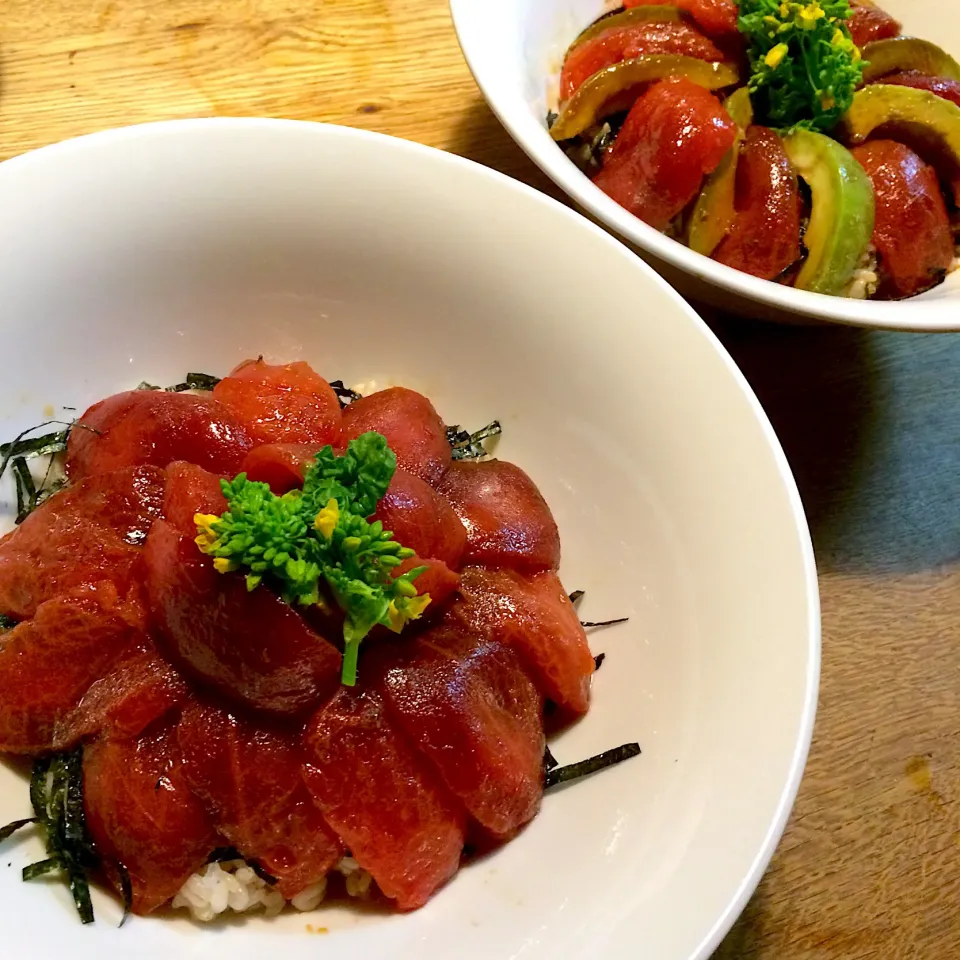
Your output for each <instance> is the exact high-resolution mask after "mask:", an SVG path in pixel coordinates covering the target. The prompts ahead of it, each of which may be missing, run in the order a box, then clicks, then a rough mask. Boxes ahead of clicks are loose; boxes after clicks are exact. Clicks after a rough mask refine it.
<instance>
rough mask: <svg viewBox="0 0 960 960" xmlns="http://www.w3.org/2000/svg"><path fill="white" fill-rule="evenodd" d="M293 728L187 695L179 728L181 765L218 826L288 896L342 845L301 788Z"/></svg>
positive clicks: (322, 869)
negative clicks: (251, 718)
mask: <svg viewBox="0 0 960 960" xmlns="http://www.w3.org/2000/svg"><path fill="white" fill-rule="evenodd" d="M298 734H299V731H296V732H294V731H287V730H281V729H279V728H270V727H267V726H265V725H264V724H263V723H262V722H258V723H256V724H254V723H251V722H249V721H247V720H244V719H242V718H239V717H237V716H234V715H233V714H231V713H228V712H227V711H226V710H224V709H222V708H220V707H218V706H215V705H213V704H211V703H201V702H200V701H198V700H192V701H190V702H189V703H188V704H187V705H186V706H185V707H184V709H183V713H182V715H181V718H180V723H179V724H178V726H177V739H178V741H179V744H180V749H181V751H182V753H183V769H184V773H185V775H186V778H187V781H188V783H189V784H190V789H191V790H193V792H194V793H195V794H196V795H197V796H198V797H199V798H200V799H201V801H202V802H203V803H204V805H205V806H206V808H207V812H208V813H209V814H210V816H211V817H212V818H213V821H214V823H215V824H216V827H217V830H218V832H219V833H220V834H221V835H222V836H224V837H226V839H227V840H229V841H230V843H231V844H232V845H233V846H235V847H236V848H237V849H238V850H239V851H240V853H242V854H243V856H244V857H246V858H247V859H253V860H257V861H258V862H259V863H260V864H261V865H262V866H263V868H264V869H265V870H266V871H267V872H268V873H270V874H272V875H273V876H274V877H276V878H277V880H278V881H279V885H278V887H279V889H280V892H281V893H283V895H284V896H285V897H287V898H289V897H292V896H295V895H296V894H297V893H299V892H300V891H301V890H302V889H303V888H304V887H306V886H309V885H310V884H311V883H315V882H316V881H318V880H319V879H320V878H321V877H323V876H324V875H325V874H326V873H327V871H328V870H330V868H331V867H333V866H334V864H335V863H336V862H337V861H338V860H339V859H340V857H341V856H342V855H343V848H342V846H341V844H340V842H339V841H338V840H337V838H336V836H335V835H333V834H332V833H331V832H330V830H329V828H328V827H327V826H326V824H325V823H324V822H323V819H322V817H321V816H320V814H319V813H318V812H316V810H315V809H314V808H313V803H312V802H311V801H310V799H309V797H307V796H306V793H305V792H302V791H303V785H302V782H301V781H302V777H301V767H302V764H303V757H302V755H301V750H300V744H299V736H298Z"/></svg>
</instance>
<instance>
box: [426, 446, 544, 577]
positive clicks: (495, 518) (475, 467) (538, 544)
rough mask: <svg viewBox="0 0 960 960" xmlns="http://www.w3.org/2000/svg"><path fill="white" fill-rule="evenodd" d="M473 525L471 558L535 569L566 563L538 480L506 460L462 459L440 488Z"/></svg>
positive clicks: (469, 540)
mask: <svg viewBox="0 0 960 960" xmlns="http://www.w3.org/2000/svg"><path fill="white" fill-rule="evenodd" d="M437 489H438V492H439V493H440V494H442V495H443V496H444V497H445V498H446V499H447V500H448V501H449V502H450V505H451V506H452V507H453V510H454V512H455V513H456V514H457V516H458V517H459V518H460V520H461V521H462V523H463V525H464V527H466V530H467V547H466V551H465V552H464V555H463V559H464V562H465V563H471V564H483V565H485V566H490V567H512V568H514V569H517V570H523V571H525V572H531V573H532V572H535V571H537V570H544V569H548V568H556V567H558V566H559V565H560V532H559V531H558V530H557V524H556V521H555V520H554V519H553V514H552V513H551V512H550V508H549V507H548V506H547V502H546V500H544V499H543V495H542V494H541V493H540V491H539V490H538V489H537V487H536V484H535V483H534V482H533V481H532V480H531V479H530V477H529V476H527V474H526V473H524V472H523V470H521V469H520V468H519V467H517V466H515V465H514V464H512V463H507V462H506V461H505V460H485V461H480V462H474V461H469V460H458V461H457V462H456V463H454V464H453V465H452V466H451V467H450V469H449V470H448V471H447V473H446V475H445V476H444V478H443V480H442V481H441V483H440V486H439V487H438V488H437Z"/></svg>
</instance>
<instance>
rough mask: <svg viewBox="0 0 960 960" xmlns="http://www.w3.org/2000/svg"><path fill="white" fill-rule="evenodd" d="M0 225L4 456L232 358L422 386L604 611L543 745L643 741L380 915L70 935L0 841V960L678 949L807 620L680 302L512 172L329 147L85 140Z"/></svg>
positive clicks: (761, 824) (696, 326) (742, 821)
mask: <svg viewBox="0 0 960 960" xmlns="http://www.w3.org/2000/svg"><path fill="white" fill-rule="evenodd" d="M0 209H2V210H3V211H4V215H3V217H2V218H0V251H2V256H0V317H2V318H3V320H2V323H3V335H4V348H5V350H6V352H7V357H8V361H7V363H6V364H5V370H4V377H3V379H2V381H0V397H2V407H0V409H2V410H3V418H2V424H0V426H2V434H0V435H3V436H6V435H10V434H12V433H14V432H16V431H17V430H18V429H20V428H23V427H26V426H29V425H30V424H32V423H34V422H36V421H37V420H38V419H43V417H44V408H45V407H46V406H47V405H52V406H53V407H55V408H59V407H61V406H70V407H78V408H80V409H83V408H84V406H85V405H86V404H88V403H89V402H91V401H93V400H94V399H96V398H99V397H101V396H104V395H106V394H108V393H110V392H112V391H116V390H120V389H124V388H128V387H130V386H131V385H134V384H136V383H137V382H139V381H140V380H143V379H148V380H150V381H152V382H155V383H166V382H176V381H177V380H178V379H180V378H181V377H182V375H183V374H184V373H185V372H186V371H187V370H196V369H200V370H204V371H208V372H213V373H223V372H225V371H226V370H228V369H229V368H230V367H231V366H232V365H233V364H234V363H236V362H237V361H238V360H240V359H241V358H244V357H248V356H250V355H255V354H257V353H264V354H265V355H266V356H267V358H268V359H271V360H292V359H295V358H305V359H307V360H309V361H310V362H311V363H313V364H315V365H316V366H317V367H318V368H319V369H320V370H321V371H323V373H325V374H326V375H327V376H328V377H330V378H336V377H342V378H345V379H346V381H347V382H348V383H349V382H354V383H356V382H359V381H364V382H367V383H370V382H371V381H373V382H376V383H377V384H380V385H383V384H387V383H390V382H394V381H396V382H400V383H404V384H408V385H411V386H414V387H418V388H420V389H422V390H424V391H425V392H426V393H428V394H429V395H430V396H431V397H432V398H434V400H435V401H436V403H437V405H438V407H439V409H440V411H441V413H442V414H443V415H444V416H445V417H446V418H447V419H448V422H458V423H463V424H482V423H486V422H488V421H489V420H490V419H492V418H493V417H500V419H501V420H502V421H503V424H504V427H505V435H504V437H503V442H502V444H501V446H500V450H499V453H500V455H501V456H503V457H504V458H509V459H513V460H516V461H517V462H519V463H521V464H522V465H523V466H524V467H525V468H526V469H527V470H529V471H530V473H531V474H532V475H533V476H534V477H535V478H536V480H537V481H538V482H539V483H540V485H541V487H542V489H543V490H544V492H545V494H546V496H547V498H548V499H549V501H550V503H551V504H552V505H553V507H554V510H555V511H556V515H557V518H558V521H559V524H560V528H561V531H562V535H563V543H564V563H563V570H562V574H563V577H564V580H565V582H566V584H567V585H568V587H569V588H581V589H584V590H586V591H587V595H586V597H585V599H584V606H583V608H582V610H583V612H584V613H585V614H587V615H589V616H590V617H591V618H601V619H602V618H606V617H613V616H623V615H629V617H630V622H629V624H628V625H626V626H623V627H620V628H616V629H611V630H609V631H607V632H598V633H595V634H594V636H593V638H592V643H593V645H594V647H595V652H600V651H604V652H605V653H606V654H607V662H606V664H605V665H604V667H603V669H602V670H601V671H600V673H599V674H598V675H597V679H596V684H595V688H594V689H595V700H594V704H595V705H594V708H593V710H592V711H591V713H590V715H589V716H588V717H587V718H586V719H585V720H584V721H583V722H582V723H580V724H578V725H577V726H576V727H575V728H573V729H571V730H569V731H568V732H567V733H565V734H564V735H563V736H561V737H560V738H559V740H558V742H557V743H556V745H555V752H556V754H557V756H558V757H559V758H560V760H561V761H571V760H574V759H578V758H581V757H584V756H588V755H590V754H591V753H594V752H598V751H599V750H601V749H604V748H606V747H609V746H612V745H614V744H619V743H622V742H624V741H629V740H639V741H640V742H641V744H642V747H643V750H644V752H643V755H642V756H641V757H640V758H638V759H635V760H632V761H630V762H629V763H627V764H624V765H623V766H621V767H618V768H616V769H614V770H611V771H607V772H605V773H603V774H601V775H599V776H597V777H595V778H593V779H591V780H589V781H587V782H583V783H580V784H578V785H576V786H575V787H571V788H568V789H564V790H562V791H560V792H558V793H556V794H555V795H551V796H548V797H547V799H546V801H545V804H544V808H543V812H542V814H541V815H540V816H539V818H538V819H537V820H536V821H535V822H534V823H533V824H532V825H531V827H530V828H529V829H528V830H527V831H525V833H524V834H523V835H522V836H521V837H519V838H518V839H517V840H516V841H515V842H513V843H511V844H509V845H508V846H507V847H505V848H504V849H503V850H501V851H500V852H498V853H497V854H495V855H493V856H491V857H489V858H487V859H485V860H483V861H482V862H479V863H476V864H474V865H472V866H470V867H468V868H467V869H465V870H463V871H462V872H461V874H460V875H459V876H458V877H457V878H456V879H455V880H454V881H453V882H452V883H451V884H450V885H449V886H448V887H447V888H445V889H444V890H443V891H442V892H441V893H440V894H439V895H438V896H437V897H436V898H435V899H434V900H433V901H432V902H431V903H430V904H429V905H428V906H427V907H426V908H425V909H423V910H421V911H419V912H417V913H414V914H411V915H407V916H385V915H376V914H374V915H371V914H369V913H364V912H352V911H350V910H348V909H345V908H342V907H334V908H331V909H323V908H322V909H321V910H320V911H318V912H317V913H316V914H313V915H309V916H306V915H290V916H283V917H281V918H280V919H279V920H276V921H273V922H267V921H264V920H262V919H251V920H249V921H247V922H245V923H242V924H241V923H237V924H227V925H226V926H223V927H220V928H219V929H216V930H212V929H204V928H201V927H198V926H195V925H193V924H191V923H190V922H188V921H186V920H183V919H177V920H169V921H163V920H158V919H147V920H142V919H135V920H134V921H133V922H132V923H130V924H128V925H127V926H125V927H124V929H122V930H117V929H115V925H116V922H117V920H118V919H119V911H118V909H117V908H116V906H115V905H113V904H112V902H111V901H109V900H108V899H107V898H106V897H99V898H98V899H97V902H96V906H97V909H98V914H99V917H100V919H99V921H98V922H97V924H96V925H95V926H94V927H92V928H81V926H80V924H79V922H78V921H77V918H76V916H75V914H74V912H73V910H72V907H71V906H70V904H69V902H68V898H67V895H66V892H65V891H64V890H63V889H62V888H60V887H59V886H56V885H53V886H50V885H45V884H42V883H40V884H29V885H28V884H22V883H21V882H20V880H19V870H20V868H21V867H22V866H23V865H24V864H25V863H26V862H29V858H30V857H31V856H36V855H37V854H38V853H39V844H38V843H37V842H36V841H35V840H32V839H29V838H25V839H24V840H22V841H14V842H12V843H11V844H10V845H8V846H4V847H3V848H2V850H0V897H2V902H3V904H4V906H3V933H2V939H3V944H4V947H3V951H2V952H3V954H4V956H11V957H16V958H18V960H19V958H26V957H27V956H35V957H42V958H44V960H46V958H51V957H54V956H71V957H73V958H76V960H92V958H94V957H102V956H119V955H123V956H126V957H137V958H150V960H161V958H162V960H167V958H171V957H177V958H180V957H188V956H189V957H201V956H209V955H210V951H211V950H213V951H216V954H217V955H218V956H229V957H231V958H233V960H262V958H263V957H264V956H271V955H275V954H276V952H278V951H279V952H281V953H282V954H283V956H284V957H286V958H289V960H306V958H311V960H312V958H314V957H316V956H317V955H318V953H323V954H324V955H326V956H348V955H349V956H379V957H383V958H385V960H420V958H422V957H439V956H447V955H452V954H453V953H456V955H457V956H458V957H461V958H464V960H471V958H477V960H480V958H483V960H492V958H508V957H517V956H520V955H521V954H522V955H523V956H524V957H528V958H530V960H534V958H543V960H545V958H550V960H561V958H575V957H576V958H586V957H597V956H603V957H607V958H610V960H614V958H628V957H630V958H632V957H634V956H636V955H637V953H638V951H640V952H642V955H643V956H644V957H645V958H648V960H657V958H661V960H687V958H691V957H704V956H706V955H707V954H708V953H709V951H710V949H711V948H712V947H713V946H714V945H715V944H716V943H717V941H718V939H719V938H720V936H721V935H722V934H723V933H724V932H725V931H726V929H727V928H728V927H729V925H730V924H731V923H732V921H733V919H734V918H735V916H736V914H737V913H738V911H739V910H740V909H741V908H742V906H743V905H744V903H745V901H746V899H747V897H748V896H749V895H750V893H751V891H752V890H753V888H754V886H755V884H756V883H757V881H758V880H759V878H760V875H761V874H762V872H763V870H764V868H765V866H766V864H767V862H768V860H769V858H770V855H771V854H772V852H773V849H774V847H775V845H776V843H777V840H778V838H779V836H780V833H781V831H782V830H783V826H784V823H785V821H786V818H787V815H788V813H789V811H790V807H791V803H792V801H793V798H794V795H795V792H796V789H797V785H798V783H799V780H800V776H801V773H802V770H803V765H804V760H805V757H806V753H807V748H808V745H809V742H810V736H811V729H812V725H813V718H814V710H815V703H816V693H817V681H818V671H819V652H820V640H819V616H818V598H817V582H816V576H815V571H814V563H813V556H812V552H811V547H810V540H809V537H808V533H807V528H806V525H805V522H804V517H803V511H802V508H801V505H800V501H799V499H798V496H797V491H796V488H795V486H794V483H793V480H792V478H791V476H790V472H789V469H788V467H787V463H786V461H785V459H784V457H783V454H782V452H781V450H780V447H779V446H778V444H777V440H776V438H775V437H774V435H773V433H772V431H771V428H770V425H769V423H768V422H767V420H766V418H765V417H764V414H763V412H762V411H761V409H760V407H759V406H758V404H757V401H756V399H755V398H754V397H753V395H752V394H751V392H750V390H749V389H748V387H747V385H746V383H745V382H744V380H743V378H742V376H741V375H740V373H739V372H738V371H737V369H736V367H735V366H734V365H733V363H732V362H731V360H730V358H729V357H728V356H727V355H726V354H725V353H724V351H723V349H722V348H721V346H720V345H719V344H718V343H717V341H716V340H715V339H714V337H713V335H712V334H711V333H710V332H709V331H708V329H707V328H706V327H705V326H704V324H703V323H702V322H701V321H700V320H699V319H698V318H697V317H696V315H695V314H694V313H693V312H692V310H691V309H690V308H689V307H688V306H686V304H684V302H683V301H682V300H681V299H680V298H679V297H678V296H677V295H676V293H674V292H673V291H672V290H671V289H670V288H669V287H668V286H667V285H666V284H665V283H664V282H662V281H661V280H660V279H659V278H657V277H656V276H655V275H654V273H653V271H651V270H650V269H649V268H648V267H647V266H646V265H644V264H643V263H642V262H641V261H639V260H638V259H637V258H636V257H634V256H633V255H631V254H630V253H629V252H628V251H627V250H626V249H625V248H624V247H623V246H621V245H620V244H619V243H618V242H617V241H615V240H614V239H612V238H611V237H609V236H608V235H607V234H605V233H604V232H603V231H601V230H600V229H598V228H596V227H594V226H592V225H591V224H589V223H588V222H587V221H586V220H584V219H583V218H581V217H578V216H577V215H576V214H574V213H572V212H571V211H569V210H567V209H565V208H564V207H563V206H562V205H560V204H558V203H555V202H553V201H551V200H549V199H547V198H545V197H543V196H542V195H540V194H538V193H536V192H535V191H533V190H531V189H529V188H527V187H525V186H523V185H521V184H518V183H516V182H515V181H512V180H510V179H508V178H506V177H503V176H500V175H498V174H496V173H493V172H491V171H489V170H487V169H485V168H483V167H480V166H477V165H475V164H473V163H470V162H468V161H465V160H461V159H459V158H456V157H452V156H448V155H446V154H442V153H439V152H436V151H433V150H429V149H427V148H424V147H420V146H416V145H413V144H410V143H406V142H403V141H400V140H393V139H389V138H386V137H381V136H376V135H372V134H367V133H362V132H358V131H354V130H347V129H342V128H338V127H328V126H320V125H312V124H302V123H292V122H283V121H270V120H202V121H188V122H175V123H166V124H157V125H151V126H144V127H139V128H131V129H127V130H120V131H115V132H109V133H104V134H97V135H94V136H91V137H85V138H81V139H79V140H75V141H72V142H69V143H65V144H61V145H59V146H55V147H50V148H47V149H44V150H41V151H39V152H37V153H34V154H30V155H27V156H24V157H19V158H17V159H14V160H10V161H8V162H6V163H4V164H2V165H0ZM628 303H629V304H634V305H639V307H636V308H635V309H634V310H631V311H625V310H624V309H623V305H624V304H628ZM637 310H639V311H640V312H641V313H642V322H641V323H638V322H637V316H636V313H637ZM47 412H49V411H47ZM27 812H28V803H27V794H26V785H25V783H24V781H23V780H22V778H21V777H20V776H18V775H17V774H15V773H13V772H12V771H10V770H8V769H6V768H0V822H5V821H6V820H8V819H12V818H14V817H17V816H23V815H25V814H26V813H27ZM8 863H10V864H11V866H10V868H9V869H8V868H7V864H8ZM307 923H310V924H311V925H312V926H313V927H314V928H315V929H316V928H317V927H320V926H323V927H326V928H327V929H328V930H329V933H328V934H327V935H326V937H325V938H324V939H322V940H321V939H318V938H317V936H316V935H315V934H314V935H312V934H309V933H308V932H307V931H306V925H307Z"/></svg>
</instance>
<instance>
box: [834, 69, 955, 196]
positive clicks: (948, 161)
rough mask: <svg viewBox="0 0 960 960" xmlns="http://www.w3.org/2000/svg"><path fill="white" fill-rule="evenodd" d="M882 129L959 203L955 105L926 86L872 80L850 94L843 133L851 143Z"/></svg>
mask: <svg viewBox="0 0 960 960" xmlns="http://www.w3.org/2000/svg"><path fill="white" fill-rule="evenodd" d="M881 128H882V129H883V131H887V130H889V132H890V136H891V139H893V140H899V141H900V142H901V143H904V144H906V145H907V146H908V147H910V148H911V149H912V150H915V151H916V152H917V153H918V154H920V156H921V157H922V158H923V159H924V160H925V161H926V162H927V163H929V164H930V165H931V166H933V167H934V168H935V169H936V170H937V172H938V173H939V174H940V177H941V179H942V180H943V181H944V182H945V183H947V184H949V185H950V186H951V188H952V191H953V200H954V203H955V204H957V205H958V206H960V107H958V106H957V105H956V104H955V103H952V102H951V101H949V100H944V99H943V97H938V96H937V95H936V94H935V93H930V92H929V91H927V90H917V89H915V88H914V87H901V86H896V85H894V84H885V83H874V84H871V86H869V87H864V88H863V89H862V90H858V91H857V92H856V93H855V94H854V95H853V103H852V104H851V105H850V109H849V110H848V111H847V112H846V114H845V116H844V118H843V132H844V134H845V138H846V139H847V141H848V142H849V143H851V144H853V145H854V146H856V145H857V144H860V143H863V142H864V141H865V140H866V139H867V138H868V137H869V136H870V135H871V134H873V133H875V132H877V131H878V130H881Z"/></svg>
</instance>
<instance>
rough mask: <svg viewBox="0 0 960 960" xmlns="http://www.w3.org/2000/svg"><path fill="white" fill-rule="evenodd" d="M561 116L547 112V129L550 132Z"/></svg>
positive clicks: (551, 111) (550, 111)
mask: <svg viewBox="0 0 960 960" xmlns="http://www.w3.org/2000/svg"><path fill="white" fill-rule="evenodd" d="M559 117H560V114H559V113H556V112H554V111H553V110H549V111H547V129H548V130H549V129H550V128H551V127H552V126H553V125H554V124H555V123H556V122H557V120H558V119H559Z"/></svg>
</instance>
